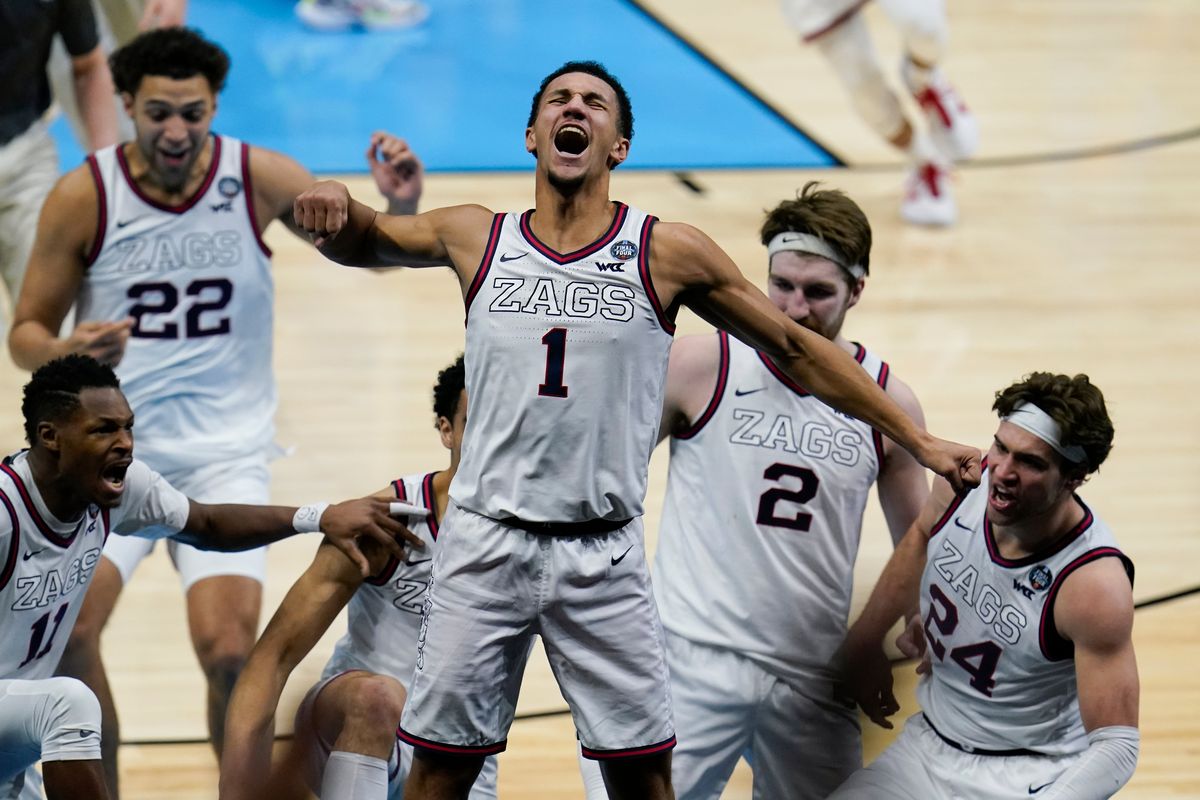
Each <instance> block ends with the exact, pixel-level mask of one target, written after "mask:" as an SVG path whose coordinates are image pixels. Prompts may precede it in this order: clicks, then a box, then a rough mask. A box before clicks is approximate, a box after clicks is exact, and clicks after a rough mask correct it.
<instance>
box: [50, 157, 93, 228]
mask: <svg viewBox="0 0 1200 800" xmlns="http://www.w3.org/2000/svg"><path fill="white" fill-rule="evenodd" d="M99 198H100V190H99V187H98V186H97V185H96V176H95V175H94V173H93V171H92V166H91V164H90V163H89V162H86V161H85V162H84V163H82V164H80V165H79V166H77V167H75V168H74V169H72V170H69V171H68V172H65V173H63V175H62V177H60V178H59V179H58V181H57V182H56V183H55V184H54V188H53V189H51V191H50V195H49V196H48V197H47V199H46V202H47V203H51V204H53V207H55V208H57V209H58V210H60V211H61V212H62V213H64V214H65V215H67V216H77V215H80V214H81V213H83V212H86V209H87V207H89V206H90V207H92V208H95V206H96V204H97V203H98V201H99Z"/></svg>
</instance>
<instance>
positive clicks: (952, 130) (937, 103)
mask: <svg viewBox="0 0 1200 800" xmlns="http://www.w3.org/2000/svg"><path fill="white" fill-rule="evenodd" d="M900 74H901V76H902V77H903V78H904V84H905V85H906V86H907V87H908V90H909V91H910V92H911V93H912V96H913V99H915V100H916V101H917V105H919V106H921V110H922V111H924V112H925V118H926V119H928V120H929V138H930V139H932V140H933V145H934V147H936V148H937V149H938V152H939V153H941V154H942V155H943V156H944V157H946V158H948V159H950V160H951V161H962V160H964V159H967V158H970V157H971V156H973V155H975V151H977V150H978V149H979V123H978V122H976V120H975V115H974V114H972V113H971V112H970V110H969V109H968V108H967V104H966V103H964V102H963V101H962V98H961V97H959V96H958V93H957V92H955V91H954V87H953V86H951V85H950V82H949V81H948V80H946V76H945V75H943V74H942V71H941V70H940V69H938V68H937V67H934V69H933V71H932V72H931V73H930V75H929V82H928V83H926V84H925V85H924V86H923V87H922V86H918V85H917V83H916V81H915V80H914V77H913V66H912V63H911V62H910V61H909V60H908V59H907V58H905V59H904V64H903V66H901V68H900Z"/></svg>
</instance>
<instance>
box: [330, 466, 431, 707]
mask: <svg viewBox="0 0 1200 800" xmlns="http://www.w3.org/2000/svg"><path fill="white" fill-rule="evenodd" d="M434 474H435V473H433V472H430V473H429V474H428V475H409V476H407V477H404V478H400V479H398V480H395V481H392V488H393V489H394V490H395V492H396V499H397V500H404V501H405V502H409V503H412V504H413V505H419V506H423V507H425V508H427V509H429V516H428V517H425V518H424V519H420V518H417V517H410V518H409V520H408V522H407V525H408V529H409V530H410V531H412V532H413V533H415V534H416V535H417V536H419V537H421V541H423V542H424V543H425V549H424V550H406V551H405V557H404V560H403V561H401V560H399V559H397V558H392V559H390V560H389V561H388V564H387V566H386V567H384V569H383V570H382V571H381V572H380V573H379V574H377V575H374V576H372V577H370V578H368V579H367V580H366V582H365V583H363V585H362V586H361V587H359V589H358V591H357V592H355V593H354V596H353V597H351V598H350V602H349V603H348V604H347V607H346V608H347V617H348V624H347V629H346V634H345V635H344V636H342V638H341V639H339V640H338V643H337V645H336V646H335V647H334V650H333V655H332V656H331V657H330V659H329V662H328V663H327V664H326V665H325V671H324V672H323V673H322V675H321V678H322V679H324V678H328V677H331V676H333V675H338V674H340V673H342V672H347V671H349V670H356V669H361V670H366V671H368V672H374V673H378V674H380V675H389V676H391V677H393V678H395V679H397V680H398V681H400V682H401V683H403V684H404V686H405V687H406V688H407V687H408V684H409V681H411V680H412V676H413V671H414V670H415V669H416V663H417V634H418V633H419V632H420V629H421V612H422V609H423V605H424V602H425V590H426V589H427V588H428V586H429V568H430V562H431V561H432V560H433V548H434V547H436V546H437V544H436V543H437V535H438V522H437V509H436V508H435V507H434V506H435V505H436V501H435V499H434V492H433V476H434Z"/></svg>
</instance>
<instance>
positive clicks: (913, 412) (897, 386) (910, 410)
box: [884, 369, 925, 428]
mask: <svg viewBox="0 0 1200 800" xmlns="http://www.w3.org/2000/svg"><path fill="white" fill-rule="evenodd" d="M884 391H885V392H887V394H888V397H890V398H892V399H893V400H895V401H896V405H898V406H900V408H902V409H904V411H905V413H907V414H908V415H909V416H910V417H912V418H913V419H915V420H916V421H917V422H918V423H919V424H920V425H921V427H922V428H924V427H925V412H924V410H923V409H922V408H921V401H920V400H919V399H918V398H917V393H916V392H914V391H913V390H912V387H911V386H909V385H908V384H907V383H905V382H904V381H903V380H901V379H900V378H898V377H897V376H896V373H894V372H892V371H891V369H889V370H888V375H887V386H885V387H884Z"/></svg>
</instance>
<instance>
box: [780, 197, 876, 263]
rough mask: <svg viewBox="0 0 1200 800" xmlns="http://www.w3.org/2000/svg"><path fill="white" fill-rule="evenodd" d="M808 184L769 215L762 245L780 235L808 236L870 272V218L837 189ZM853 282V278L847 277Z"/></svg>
mask: <svg viewBox="0 0 1200 800" xmlns="http://www.w3.org/2000/svg"><path fill="white" fill-rule="evenodd" d="M820 186H821V184H820V182H819V181H809V182H808V183H806V184H804V188H803V189H801V190H800V191H799V192H797V193H796V198H795V199H794V200H784V201H783V202H782V203H780V204H779V205H777V206H775V208H773V209H771V210H770V211H768V212H767V218H766V219H765V220H763V225H762V231H761V235H762V243H763V245H764V246H766V245H768V244H770V243H771V240H772V239H774V238H775V237H776V236H778V235H779V234H781V233H784V232H786V231H794V232H796V233H807V234H811V235H812V236H816V237H817V238H818V239H820V240H822V241H823V242H825V243H826V244H828V245H829V246H830V247H832V248H833V249H834V250H836V251H837V252H838V253H841V254H842V256H843V257H844V258H845V259H846V263H845V264H844V265H843V266H851V265H853V264H858V265H860V266H861V267H862V268H863V270H864V271H865V272H867V273H868V274H869V273H870V272H871V223H870V222H869V221H868V220H867V215H866V214H864V213H863V210H862V209H861V208H859V207H858V203H856V202H854V201H853V200H851V199H850V198H849V196H847V195H846V193H845V192H842V191H839V190H838V189H821V188H819V187H820ZM847 278H848V279H849V280H850V282H851V283H853V282H854V279H853V278H850V276H849V275H847Z"/></svg>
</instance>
